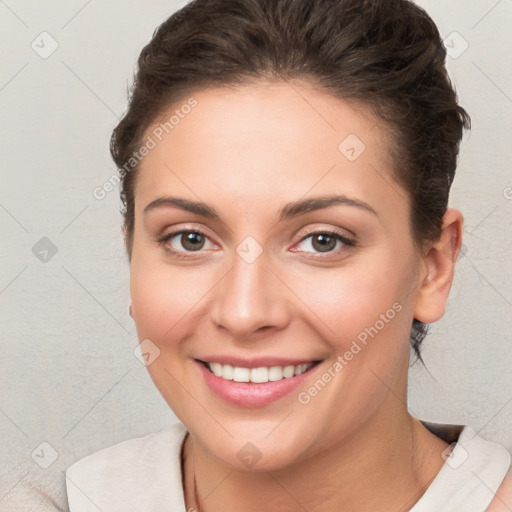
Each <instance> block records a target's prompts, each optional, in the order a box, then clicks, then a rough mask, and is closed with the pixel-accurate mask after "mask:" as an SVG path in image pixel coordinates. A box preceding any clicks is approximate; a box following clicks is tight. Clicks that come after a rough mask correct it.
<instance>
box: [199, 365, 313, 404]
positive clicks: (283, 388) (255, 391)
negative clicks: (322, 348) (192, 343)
mask: <svg viewBox="0 0 512 512" xmlns="http://www.w3.org/2000/svg"><path fill="white" fill-rule="evenodd" d="M196 363H197V365H198V367H199V371H200V372H201V373H202V375H203V378H204V380H205V382H206V385H207V386H208V387H209V388H210V389H211V390H212V391H213V392H214V393H215V394H216V395H217V396H219V397H220V398H222V399H223V400H224V401H226V402H228V403H230V404H233V405H238V406H240V407H253V408H254V407H264V406H265V405H268V404H270V403H272V402H275V401H276V400H279V399H280V398H283V397H284V396H286V395H288V394H290V393H291V392H292V391H293V390H295V389H297V388H298V387H299V386H300V385H301V384H303V383H304V381H305V380H306V379H308V378H309V376H310V374H311V373H312V372H313V371H314V370H316V367H317V366H318V364H317V365H314V366H312V367H311V368H309V369H308V370H307V371H306V372H304V373H302V374H301V375H297V376H296V377H290V378H288V379H281V380H278V381H275V382H266V383H264V384H255V383H253V382H235V381H233V380H226V379H223V378H221V377H217V376H216V375H214V374H213V373H212V372H210V371H209V370H208V369H207V368H206V367H205V366H204V364H203V363H201V362H199V361H196Z"/></svg>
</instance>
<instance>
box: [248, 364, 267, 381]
mask: <svg viewBox="0 0 512 512" xmlns="http://www.w3.org/2000/svg"><path fill="white" fill-rule="evenodd" d="M251 382H257V383H262V382H268V368H264V367H263V368H253V369H252V370H251Z"/></svg>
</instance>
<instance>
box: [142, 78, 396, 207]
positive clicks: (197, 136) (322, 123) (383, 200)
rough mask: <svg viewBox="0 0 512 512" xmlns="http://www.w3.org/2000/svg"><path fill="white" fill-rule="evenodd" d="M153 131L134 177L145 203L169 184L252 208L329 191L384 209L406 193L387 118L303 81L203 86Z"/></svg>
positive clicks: (178, 190)
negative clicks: (396, 172) (396, 174)
mask: <svg viewBox="0 0 512 512" xmlns="http://www.w3.org/2000/svg"><path fill="white" fill-rule="evenodd" d="M190 105H194V106H193V107H190ZM149 139H151V141H152V144H151V145H152V149H151V150H150V151H149V153H148V154H147V155H146V156H145V157H144V159H143V160H142V162H141V165H140V169H139V175H138V178H137V186H136V194H135V197H136V203H138V204H136V210H139V211H140V210H141V209H142V208H143V207H144V204H143V203H147V202H149V201H150V200H152V199H154V198H155V197H156V196H157V195H158V194H164V193H170V192H171V191H172V195H182V196H185V197H188V198H190V199H194V200H197V198H201V199H203V200H204V199H206V198H208V199H210V198H214V199H215V198H217V199H218V200H219V201H223V202H225V201H228V202H229V204H231V205H235V204H236V203H237V202H239V204H240V206H245V207H246V208H247V207H248V206H252V207H256V205H260V208H261V204H262V201H264V202H265V204H266V205H268V206H270V205H271V204H273V203H276V204H277V202H279V203H283V202H286V201H287V200H295V199H297V198H298V197H303V196H307V195H308V194H312V195H318V194H325V193H344V194H347V195H348V194H351V195H356V196H358V197H359V198H360V199H363V200H365V201H367V202H370V201H376V202H377V204H378V207H381V208H386V207H393V206H395V207H396V206H397V199H398V200H402V202H404V200H406V197H405V192H404V191H403V190H402V189H401V188H400V187H399V186H398V185H397V184H396V183H395V181H394V180H393V178H392V177H391V176H392V162H391V158H390V155H389V150H388V149H389V147H390V144H392V140H391V136H390V134H389V133H388V131H387V130H386V126H385V125H384V124H383V123H382V122H381V121H380V120H379V119H378V118H377V116H375V115H374V114H373V113H372V111H371V110H370V109H369V108H368V107H365V106H363V105H360V104H355V103H349V102H347V101H342V100H340V99H337V98H334V97H333V96H331V95H330V94H328V93H327V92H325V91H323V90H319V89H314V88H313V86H311V85H310V84H307V83H304V82H284V81H282V82H259V83H253V84H249V85H244V86H238V87H224V88H211V89H203V90H199V91H196V92H194V93H193V94H190V96H187V97H184V98H183V99H182V100H180V101H179V102H177V103H176V104H174V105H173V106H172V108H170V109H168V110H167V111H166V112H164V113H162V116H161V117H160V118H159V119H158V120H157V121H156V122H155V123H154V124H153V125H152V126H151V127H150V128H149V129H148V130H147V131H146V134H145V140H149ZM398 206H399V205H398ZM402 206H403V205H402ZM253 211H254V210H253ZM404 211H405V210H404ZM404 211H402V213H404Z"/></svg>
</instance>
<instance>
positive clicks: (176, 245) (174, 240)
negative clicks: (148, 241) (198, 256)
mask: <svg viewBox="0 0 512 512" xmlns="http://www.w3.org/2000/svg"><path fill="white" fill-rule="evenodd" d="M158 242H159V243H160V245H162V246H163V247H164V249H165V250H167V251H169V252H171V253H173V254H175V255H179V254H181V255H186V254H187V253H193V252H199V251H201V250H202V249H204V248H205V245H206V244H208V243H209V244H211V246H214V244H213V243H212V242H211V241H210V239H209V238H208V236H207V235H206V234H204V233H202V232H200V231H196V230H181V231H174V232H172V233H168V234H167V235H165V236H163V237H162V238H160V239H159V240H158ZM207 248H208V247H206V249H207Z"/></svg>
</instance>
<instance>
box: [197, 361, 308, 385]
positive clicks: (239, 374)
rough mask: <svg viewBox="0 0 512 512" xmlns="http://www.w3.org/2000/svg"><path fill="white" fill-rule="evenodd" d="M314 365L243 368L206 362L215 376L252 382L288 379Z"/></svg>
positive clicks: (261, 382) (259, 382)
mask: <svg viewBox="0 0 512 512" xmlns="http://www.w3.org/2000/svg"><path fill="white" fill-rule="evenodd" d="M313 365H314V362H310V363H304V364H298V365H295V366H294V365H287V366H270V367H267V366H261V367H259V368H245V367H242V366H232V365H230V364H221V363H208V362H207V363H206V367H207V368H208V369H209V370H210V371H211V372H212V373H213V374H214V375H215V376H216V377H220V378H221V379H224V380H232V381H235V382H252V383H255V384H264V383H266V382H277V381H280V380H283V379H290V378H292V377H296V376H298V375H302V374H303V373H304V372H306V371H307V370H308V369H309V368H311V367H312V366H313Z"/></svg>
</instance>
